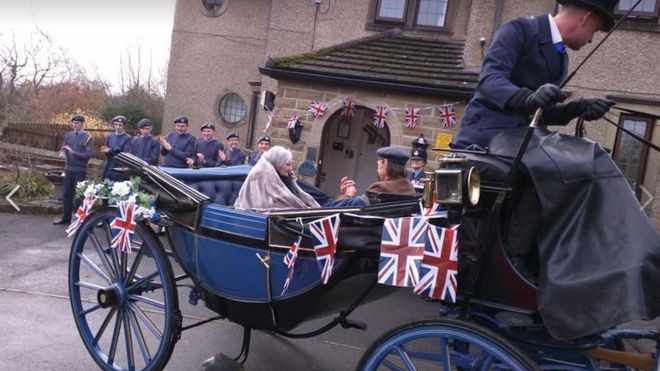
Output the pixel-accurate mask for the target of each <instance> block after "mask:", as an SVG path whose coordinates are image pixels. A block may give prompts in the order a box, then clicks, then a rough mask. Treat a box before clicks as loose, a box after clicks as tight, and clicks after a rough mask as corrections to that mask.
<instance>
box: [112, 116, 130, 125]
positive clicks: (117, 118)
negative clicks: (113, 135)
mask: <svg viewBox="0 0 660 371" xmlns="http://www.w3.org/2000/svg"><path fill="white" fill-rule="evenodd" d="M126 121H128V120H127V119H126V116H123V115H119V116H115V117H113V118H112V122H120V123H122V124H124V125H126Z"/></svg>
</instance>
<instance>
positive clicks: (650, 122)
mask: <svg viewBox="0 0 660 371" xmlns="http://www.w3.org/2000/svg"><path fill="white" fill-rule="evenodd" d="M625 121H644V122H646V130H645V132H644V136H643V138H644V139H646V140H648V141H649V142H650V141H651V140H652V135H653V127H654V125H655V120H654V119H653V118H652V117H648V116H644V115H637V114H622V115H621V117H619V122H618V125H619V126H620V127H624V123H625ZM624 135H628V134H627V133H625V132H624V131H623V130H621V129H619V128H617V129H616V136H615V138H614V149H613V150H612V160H613V161H614V162H615V163H616V162H617V161H618V157H619V151H620V150H621V138H622V137H623V136H624ZM631 138H632V137H631ZM632 139H633V140H635V141H636V140H637V139H635V138H632ZM648 156H649V147H648V146H647V145H645V144H643V143H642V150H641V153H640V155H639V168H638V171H637V178H636V179H635V188H634V189H633V191H634V192H635V196H636V197H637V199H638V200H639V199H640V197H641V194H642V193H641V189H640V188H639V187H640V186H641V185H643V184H644V180H645V178H646V162H647V160H648ZM617 166H618V164H617ZM622 172H623V170H622ZM624 177H625V174H624ZM626 181H628V180H627V179H626Z"/></svg>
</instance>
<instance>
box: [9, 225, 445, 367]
mask: <svg viewBox="0 0 660 371" xmlns="http://www.w3.org/2000/svg"><path fill="white" fill-rule="evenodd" d="M50 221H51V219H50V217H46V216H38V215H20V216H19V215H15V214H8V213H0V313H1V314H0V315H1V316H2V321H1V322H0V323H1V325H0V350H1V351H0V370H35V369H43V370H92V369H95V368H96V366H95V364H94V363H93V361H92V359H91V358H90V356H89V355H88V354H87V352H86V350H85V348H84V346H83V343H82V341H81V340H80V337H79V335H78V333H77V331H76V327H75V324H74V322H73V316H72V314H71V309H70V305H69V298H68V289H67V273H66V272H67V266H68V255H69V247H70V243H71V240H70V239H68V238H67V237H66V235H65V234H64V227H62V226H53V225H52V224H51V222H50ZM187 295H188V291H187V290H180V291H179V296H180V299H179V302H180V303H181V309H182V311H183V312H184V315H186V316H187V317H186V318H187V319H186V321H185V323H186V324H188V323H192V321H193V318H207V317H210V316H212V315H214V313H212V312H210V311H208V310H206V309H205V308H203V306H202V305H201V304H200V305H199V306H196V307H193V306H191V305H189V304H188V302H187ZM200 303H201V302H200ZM436 308H437V304H435V303H429V302H425V301H423V300H421V299H420V298H419V297H417V296H414V295H412V294H411V293H410V291H408V290H405V289H403V290H400V291H397V292H396V293H395V294H394V295H392V296H390V297H388V298H386V299H382V300H380V301H376V302H372V303H368V304H366V305H363V306H361V307H360V308H358V309H357V310H356V312H354V313H355V316H354V318H355V319H356V320H360V321H363V322H366V323H368V324H369V326H370V327H369V330H368V331H366V332H362V331H357V330H343V329H341V328H339V329H334V330H332V331H330V332H328V333H326V334H323V335H319V336H317V337H315V338H312V339H307V340H289V339H283V338H280V337H278V336H272V335H270V334H265V333H261V332H256V333H254V334H253V337H252V347H251V350H250V356H249V358H248V361H247V363H246V364H245V368H246V369H247V370H262V369H268V370H302V369H305V370H351V369H353V368H354V367H355V365H356V364H357V362H358V360H359V358H360V356H361V354H362V353H363V351H364V349H365V348H366V347H368V345H369V344H370V343H371V342H373V341H374V340H375V339H376V338H377V337H378V336H379V335H380V334H383V333H384V332H385V331H386V330H388V329H389V328H391V327H393V326H394V325H396V324H402V323H405V322H408V321H410V320H412V319H419V318H422V317H432V316H434V314H435V313H436ZM326 321H327V319H326ZM323 323H324V321H323V320H316V321H313V322H311V323H308V324H305V326H304V328H303V329H308V330H311V329H314V328H316V327H319V326H320V325H321V324H323ZM241 336H242V329H241V328H240V327H239V326H237V325H235V324H232V323H228V322H224V321H217V322H213V323H210V324H207V325H204V326H200V327H197V328H194V329H191V330H189V331H186V332H184V333H183V335H182V338H181V340H180V341H179V342H178V343H177V344H176V347H175V350H174V353H173V355H172V358H171V359H170V362H169V364H168V366H167V368H166V370H194V369H199V367H200V365H201V364H202V363H203V362H204V360H206V359H207V358H209V357H211V356H213V355H214V354H216V353H219V352H223V353H226V354H228V355H231V356H235V355H236V354H238V351H239V348H240V342H241Z"/></svg>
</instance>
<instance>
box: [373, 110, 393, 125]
mask: <svg viewBox="0 0 660 371" xmlns="http://www.w3.org/2000/svg"><path fill="white" fill-rule="evenodd" d="M389 114H390V110H389V109H387V107H382V106H376V109H375V110H374V114H373V119H374V121H373V123H374V126H375V127H377V128H384V127H385V124H386V122H385V120H386V119H387V116H388V115H389Z"/></svg>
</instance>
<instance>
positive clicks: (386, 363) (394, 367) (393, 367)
mask: <svg viewBox="0 0 660 371" xmlns="http://www.w3.org/2000/svg"><path fill="white" fill-rule="evenodd" d="M383 366H385V367H387V368H388V369H390V370H393V371H402V370H403V369H402V368H401V367H399V366H397V365H395V364H394V363H393V362H392V361H390V360H388V359H387V358H386V359H384V360H383Z"/></svg>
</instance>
